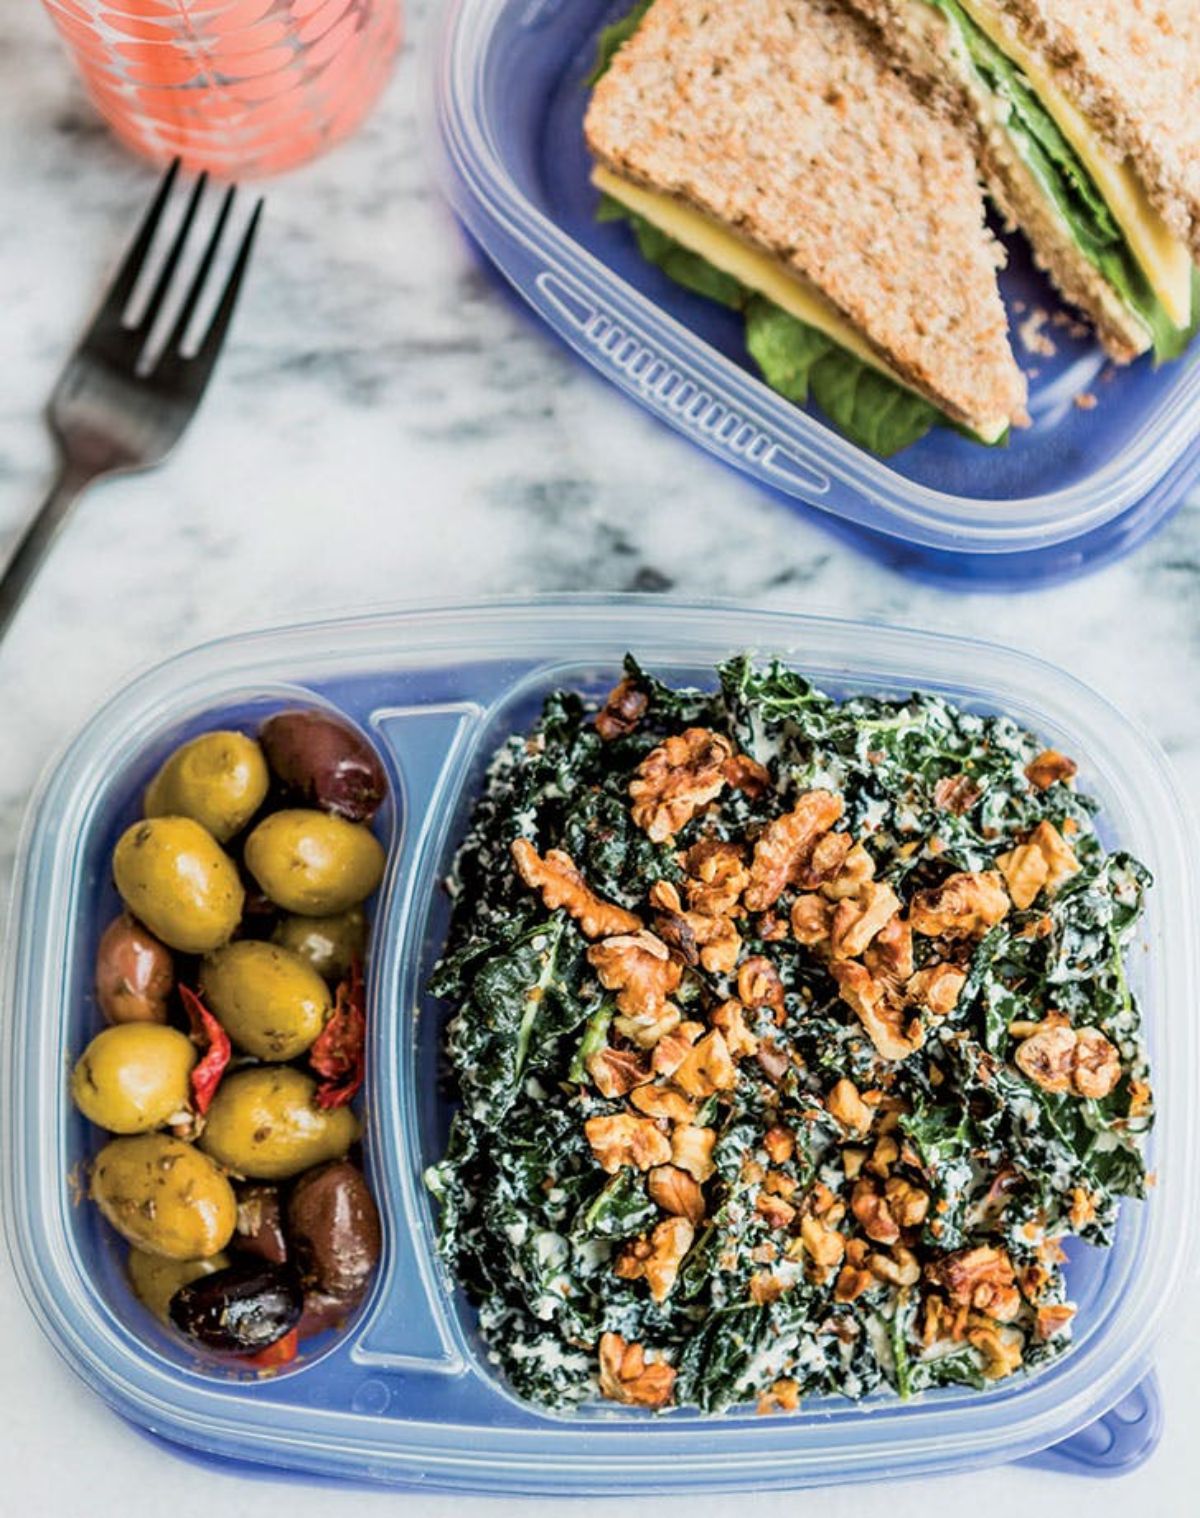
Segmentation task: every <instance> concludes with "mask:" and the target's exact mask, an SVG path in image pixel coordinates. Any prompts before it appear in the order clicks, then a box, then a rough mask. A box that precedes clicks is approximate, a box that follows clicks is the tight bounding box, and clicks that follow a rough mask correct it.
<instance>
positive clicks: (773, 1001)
mask: <svg viewBox="0 0 1200 1518" xmlns="http://www.w3.org/2000/svg"><path fill="white" fill-rule="evenodd" d="M737 988H738V996H739V997H740V998H741V1000H742V1003H743V1005H744V1006H747V1007H753V1008H758V1007H770V1008H771V1010H772V1011H774V1012H782V1011H783V1009H784V999H783V981H782V980H781V979H780V978H779V971H778V970H777V969H776V968H775V966H774V965H773V964H772V963H771V961H770V960H769V959H767V958H766V957H765V956H764V955H762V954H753V955H751V957H750V958H749V959H747V960H745V961H744V963H743V964H742V965H741V967H740V969H739V970H738V978H737Z"/></svg>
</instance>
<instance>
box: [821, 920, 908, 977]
mask: <svg viewBox="0 0 1200 1518" xmlns="http://www.w3.org/2000/svg"><path fill="white" fill-rule="evenodd" d="M838 910H839V911H840V910H841V908H840V907H839V908H838ZM862 958H863V964H865V965H866V967H867V969H868V970H870V972H871V974H872V975H873V976H874V977H875V978H876V980H881V981H882V982H883V983H884V984H885V985H886V986H888V987H889V988H891V989H893V990H898V989H899V988H900V987H901V986H902V985H906V984H907V982H908V981H910V980H911V979H912V975H913V941H912V928H911V927H910V926H909V924H908V923H907V922H906V921H905V920H904V918H903V917H900V916H895V917H893V918H891V920H890V921H889V922H886V923H885V924H884V925H883V927H882V928H880V930H879V932H878V933H876V935H875V937H874V939H873V940H872V941H871V943H870V944H869V945H868V946H867V948H866V949H865V950H864V951H863V957H862Z"/></svg>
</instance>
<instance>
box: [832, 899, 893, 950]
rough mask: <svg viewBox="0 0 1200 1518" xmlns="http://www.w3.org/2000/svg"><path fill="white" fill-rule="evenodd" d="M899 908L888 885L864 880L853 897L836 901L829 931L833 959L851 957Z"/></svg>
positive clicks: (864, 947) (869, 940)
mask: <svg viewBox="0 0 1200 1518" xmlns="http://www.w3.org/2000/svg"><path fill="white" fill-rule="evenodd" d="M899 910H900V898H899V897H898V896H897V895H896V893H895V891H893V890H892V888H891V886H889V885H880V884H879V883H878V882H877V881H868V882H867V883H866V884H865V885H864V886H863V888H862V891H861V892H860V894H859V895H858V896H856V897H847V898H846V899H845V900H844V901H840V902H839V903H838V905H837V908H836V910H835V911H834V914H833V924H832V926H831V928H830V931H829V944H830V949H831V951H832V953H833V956H834V958H835V959H854V958H856V957H857V956H858V955H859V954H861V953H863V951H864V950H865V949H866V948H867V947H868V945H869V944H870V943H871V940H872V939H873V938H874V937H875V935H876V934H877V933H878V932H880V931H881V929H883V928H885V927H886V926H887V925H888V923H890V922H891V920H892V918H893V917H895V916H896V914H897V913H898V912H899Z"/></svg>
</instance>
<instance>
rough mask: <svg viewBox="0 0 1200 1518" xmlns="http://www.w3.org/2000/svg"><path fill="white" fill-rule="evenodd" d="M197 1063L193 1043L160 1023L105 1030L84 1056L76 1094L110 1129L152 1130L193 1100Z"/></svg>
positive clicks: (74, 1080)
mask: <svg viewBox="0 0 1200 1518" xmlns="http://www.w3.org/2000/svg"><path fill="white" fill-rule="evenodd" d="M195 1063H196V1051H195V1049H194V1048H193V1047H192V1044H191V1042H190V1041H189V1040H188V1039H187V1038H186V1037H185V1036H184V1035H183V1034H182V1033H179V1032H177V1031H176V1030H175V1029H174V1028H166V1027H163V1026H162V1025H161V1024H159V1023H121V1024H119V1025H118V1026H116V1027H113V1028H105V1029H104V1031H103V1032H102V1033H97V1034H96V1036H95V1038H94V1039H92V1041H91V1043H90V1044H89V1045H88V1046H87V1048H86V1049H85V1050H84V1051H83V1053H82V1054H81V1055H80V1056H79V1061H78V1063H77V1064H76V1066H75V1069H74V1071H73V1072H72V1075H71V1095H72V1097H73V1098H74V1100H75V1105H76V1106H77V1107H78V1108H79V1110H80V1112H82V1113H83V1115H84V1117H86V1118H87V1119H88V1120H89V1121H91V1122H93V1123H95V1124H96V1126H97V1127H99V1128H107V1129H108V1131H109V1132H110V1133H149V1132H150V1130H151V1129H152V1128H161V1127H162V1126H163V1124H164V1123H165V1122H167V1121H168V1120H169V1119H170V1118H172V1117H173V1116H174V1115H175V1114H176V1113H177V1112H183V1111H184V1110H185V1109H186V1107H187V1103H188V1076H189V1074H190V1073H191V1069H192V1066H193V1065H194V1064H195Z"/></svg>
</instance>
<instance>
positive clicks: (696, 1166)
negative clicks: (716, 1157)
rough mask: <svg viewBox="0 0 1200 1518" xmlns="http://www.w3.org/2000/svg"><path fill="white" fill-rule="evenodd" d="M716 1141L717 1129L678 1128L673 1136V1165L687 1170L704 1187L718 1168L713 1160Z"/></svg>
mask: <svg viewBox="0 0 1200 1518" xmlns="http://www.w3.org/2000/svg"><path fill="white" fill-rule="evenodd" d="M716 1141H717V1132H716V1129H715V1128H694V1127H691V1126H688V1127H680V1128H676V1129H675V1131H674V1133H672V1135H671V1163H672V1164H673V1165H675V1166H677V1167H678V1168H679V1169H680V1170H686V1171H687V1173H688V1174H689V1175H690V1176H691V1177H692V1179H693V1180H694V1181H698V1182H699V1183H700V1185H702V1186H703V1184H704V1182H705V1181H707V1180H708V1178H709V1176H711V1175H712V1174H713V1172H714V1171H715V1170H716V1168H717V1167H716V1166H715V1165H714V1164H713V1159H712V1152H713V1145H714V1144H715V1143H716Z"/></svg>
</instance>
